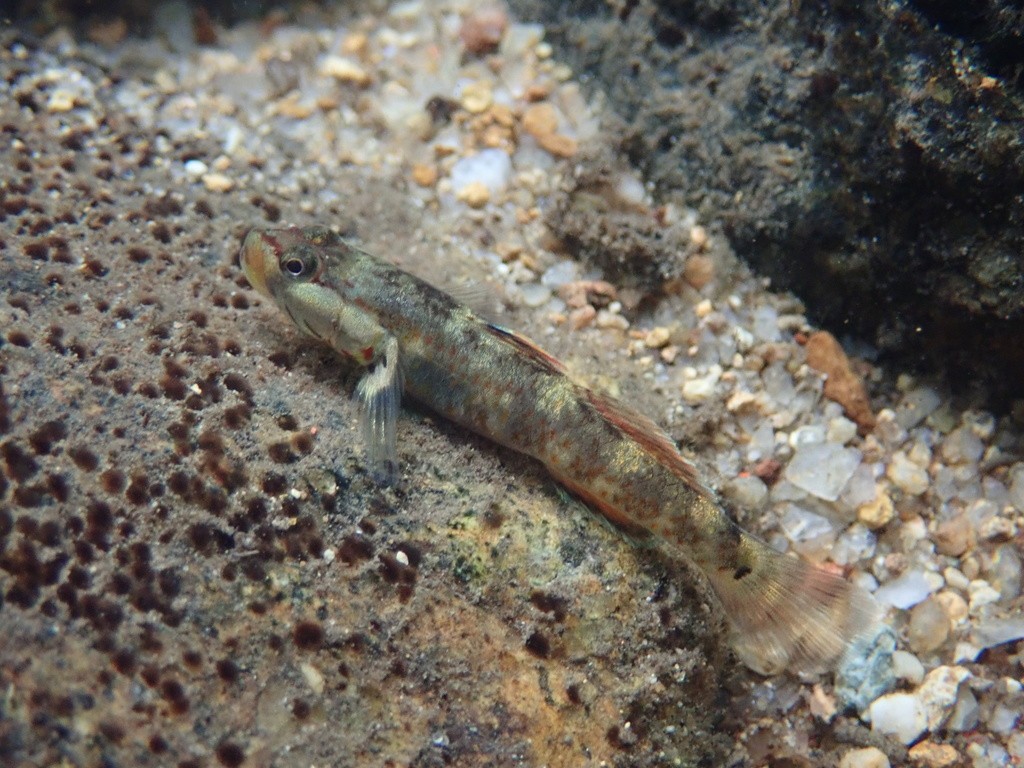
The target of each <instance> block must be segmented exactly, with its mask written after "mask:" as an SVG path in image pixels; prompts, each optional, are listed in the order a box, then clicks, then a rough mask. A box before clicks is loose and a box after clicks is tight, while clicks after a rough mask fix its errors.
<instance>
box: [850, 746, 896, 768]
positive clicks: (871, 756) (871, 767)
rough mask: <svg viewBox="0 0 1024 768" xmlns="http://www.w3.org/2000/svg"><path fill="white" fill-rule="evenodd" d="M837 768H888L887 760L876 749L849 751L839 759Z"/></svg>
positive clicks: (865, 748)
mask: <svg viewBox="0 0 1024 768" xmlns="http://www.w3.org/2000/svg"><path fill="white" fill-rule="evenodd" d="M839 768H889V758H888V757H886V756H885V753H884V752H883V751H882V750H880V749H879V748H878V747H864V748H863V749H851V750H850V751H849V752H846V753H845V754H844V755H843V756H842V757H841V758H840V759H839Z"/></svg>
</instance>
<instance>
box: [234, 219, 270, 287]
mask: <svg viewBox="0 0 1024 768" xmlns="http://www.w3.org/2000/svg"><path fill="white" fill-rule="evenodd" d="M274 250H275V249H274V246H273V243H271V242H270V241H269V239H268V238H267V236H266V235H265V234H264V233H263V232H257V231H256V230H252V231H251V232H249V234H247V235H246V236H245V240H243V241H242V248H241V250H239V251H238V261H239V263H240V264H241V265H242V271H243V272H244V273H245V279H246V280H248V281H249V285H251V286H252V287H253V288H255V289H256V290H257V291H259V292H260V293H262V294H263V295H264V296H267V297H270V289H269V288H268V287H267V268H268V264H269V262H270V261H271V260H273V261H274V264H275V265H276V263H277V260H276V258H275V254H274Z"/></svg>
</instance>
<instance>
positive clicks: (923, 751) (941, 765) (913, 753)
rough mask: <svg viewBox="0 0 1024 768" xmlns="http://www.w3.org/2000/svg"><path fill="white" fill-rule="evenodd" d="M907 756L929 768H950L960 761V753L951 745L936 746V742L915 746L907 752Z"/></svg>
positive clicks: (920, 743) (923, 742)
mask: <svg viewBox="0 0 1024 768" xmlns="http://www.w3.org/2000/svg"><path fill="white" fill-rule="evenodd" d="M907 756H908V757H909V758H910V759H911V760H913V761H914V762H915V763H920V764H921V765H924V766H927V768H948V766H951V765H955V764H956V763H957V762H959V760H960V753H959V752H957V751H956V750H955V749H953V747H951V746H950V745H949V744H936V743H935V742H934V741H922V742H919V743H917V744H915V745H914V746H912V747H911V748H910V751H909V752H907Z"/></svg>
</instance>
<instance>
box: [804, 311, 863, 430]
mask: <svg viewBox="0 0 1024 768" xmlns="http://www.w3.org/2000/svg"><path fill="white" fill-rule="evenodd" d="M806 349H807V364H808V365H809V366H811V368H813V369H814V370H816V371H819V372H821V373H824V374H826V375H827V376H828V378H827V379H825V397H827V398H828V399H829V400H833V401H835V402H837V403H839V404H840V405H841V406H843V410H844V411H846V415H847V416H849V417H850V418H851V419H852V420H853V421H855V422H857V426H858V427H860V428H861V430H862V431H866V430H870V429H872V428H873V427H874V426H875V414H874V413H873V412H872V411H871V403H870V401H869V400H868V394H867V391H866V390H865V389H864V382H863V381H861V379H860V377H859V376H858V375H857V374H856V373H854V372H853V368H852V367H851V366H850V359H849V358H848V357H847V356H846V352H844V351H843V348H842V347H841V346H840V345H839V342H838V341H836V339H835V336H833V335H832V334H831V333H829V332H828V331H816V332H814V333H812V334H811V335H810V336H809V337H808V339H807V346H806Z"/></svg>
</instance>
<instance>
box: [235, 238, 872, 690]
mask: <svg viewBox="0 0 1024 768" xmlns="http://www.w3.org/2000/svg"><path fill="white" fill-rule="evenodd" d="M239 258H240V262H241V264H242V267H243V269H244V271H245V273H246V276H247V278H248V280H249V282H250V283H251V284H252V285H253V287H254V288H256V289H257V290H258V291H259V292H260V293H262V294H264V295H266V296H268V297H269V298H271V299H272V300H273V301H274V302H275V303H276V304H277V305H278V306H279V307H280V308H281V309H282V310H284V311H285V312H286V313H287V314H288V315H289V316H290V317H291V319H292V320H293V321H294V323H295V324H296V326H298V328H299V329H301V330H302V331H304V332H305V333H307V334H308V335H311V336H314V337H316V338H318V339H320V340H322V341H324V342H326V343H328V344H329V345H330V346H332V347H333V348H334V349H336V350H337V351H338V352H340V353H341V354H342V355H344V356H346V357H349V358H352V359H354V360H355V361H356V362H358V363H359V364H362V365H364V366H367V368H368V373H367V374H366V375H365V376H364V377H363V379H362V380H361V381H360V383H359V385H358V387H357V395H358V396H359V398H360V400H361V403H362V407H363V408H362V413H363V432H364V440H365V442H366V450H367V455H368V460H369V463H370V466H371V469H372V470H374V472H375V473H376V474H377V475H378V477H380V478H381V479H384V480H386V479H388V478H389V477H391V476H393V474H394V473H395V471H396V470H397V458H396V456H397V453H396V438H395V422H396V419H397V413H398V406H399V401H400V397H401V395H402V393H403V391H404V393H405V394H406V395H408V396H410V397H412V398H414V399H415V400H417V401H419V402H421V403H423V404H424V405H426V406H428V407H429V408H431V409H432V410H434V411H436V412H437V413H439V414H441V415H442V416H444V417H445V418H448V419H450V420H451V421H454V422H456V423H458V424H460V425H462V426H464V427H466V428H467V429H470V430H472V431H474V432H477V433H478V434H481V435H484V436H485V437H488V438H490V439H491V440H494V441H495V442H498V443H500V444H502V445H504V446H507V447H508V448H511V449H513V450H516V451H519V452H521V453H524V454H527V455H529V456H532V457H533V458H535V459H537V460H539V461H540V462H541V463H543V464H544V466H545V467H547V469H548V471H549V472H550V473H551V474H552V475H554V477H555V478H557V479H558V481H559V482H561V483H562V484H563V485H565V486H566V487H567V488H568V489H570V490H571V491H572V492H573V493H575V494H576V495H577V496H579V497H580V498H581V499H583V501H584V502H586V503H587V504H588V505H589V506H590V507H592V508H593V509H594V510H595V511H597V512H599V513H601V514H602V515H604V516H605V517H606V518H607V519H608V520H609V521H610V522H611V523H613V524H614V525H616V526H617V527H619V528H621V529H623V530H624V531H626V532H628V533H629V534H630V535H631V536H633V537H635V538H641V539H648V540H652V541H653V542H655V543H663V544H664V545H666V546H667V547H669V548H670V549H671V550H673V551H675V552H677V553H679V554H681V555H683V556H684V557H685V558H686V559H688V560H689V561H690V562H692V563H693V564H694V565H696V566H697V568H698V569H699V570H700V571H701V572H702V573H703V574H704V575H705V576H706V577H707V578H708V581H709V582H710V583H711V586H712V589H713V591H714V593H715V594H716V595H717V596H718V598H719V600H720V601H721V603H722V605H723V607H724V610H725V614H726V616H727V618H728V619H729V620H730V622H731V624H732V627H733V629H734V646H735V647H736V650H737V651H738V652H739V654H740V656H741V658H742V659H743V660H744V661H745V662H746V663H747V664H748V665H749V666H751V667H753V668H755V669H758V670H759V671H762V672H766V673H774V672H777V671H780V670H781V669H783V668H785V667H787V666H794V667H804V668H807V667H813V666H817V665H820V664H821V663H822V662H827V661H829V660H831V659H834V658H835V657H836V656H838V655H839V653H840V652H841V651H842V650H843V648H844V647H845V646H846V645H847V643H848V642H849V641H850V640H851V639H852V638H853V637H854V636H855V635H856V634H858V633H859V632H860V631H861V630H862V629H864V627H865V625H866V623H867V622H868V620H869V618H870V613H871V606H870V602H869V601H868V599H867V598H866V596H865V595H864V594H863V593H861V592H860V591H859V590H857V589H856V588H854V587H853V586H852V585H850V584H849V583H848V582H846V581H845V580H844V579H842V577H840V576H839V575H837V574H834V573H831V572H828V571H825V570H822V569H819V568H817V567H815V566H813V565H810V564H807V563H804V562H802V561H800V560H798V559H796V558H793V557H789V556H785V555H782V554H780V553H778V552H776V551H775V550H773V549H771V548H770V547H768V546H767V545H766V544H764V543H763V542H762V541H760V540H759V539H757V538H756V537H754V536H752V535H751V534H749V533H747V532H746V531H743V530H742V529H741V528H740V527H739V526H738V525H736V523H734V522H733V521H732V520H731V519H730V518H729V517H728V516H727V515H726V514H725V512H724V511H723V510H722V509H721V507H720V506H719V504H718V503H717V501H716V500H715V497H714V495H713V494H712V493H711V492H710V491H709V490H708V489H707V488H705V487H704V486H703V485H702V484H701V482H700V480H699V479H698V476H697V472H696V471H695V469H694V468H693V466H692V465H691V464H689V463H688V462H687V461H686V460H685V459H684V458H683V457H682V456H681V455H680V454H679V452H678V450H677V449H676V446H675V444H674V443H673V442H672V440H671V439H670V438H669V437H668V436H667V435H666V434H665V433H664V432H663V431H662V430H661V429H660V428H659V427H658V426H657V425H655V424H654V423H653V422H652V421H650V420H649V419H647V418H646V417H644V416H643V415H641V414H639V413H637V412H635V411H633V410H631V409H630V408H628V407H626V406H624V405H622V404H621V403H619V402H617V401H615V400H613V399H611V398H609V397H607V396H605V395H601V394H599V393H596V392H594V391H593V390H591V389H589V388H587V387H585V386H583V385H581V384H579V383H577V382H575V381H574V380H573V379H572V378H571V377H570V376H569V375H567V373H566V370H565V368H564V367H563V366H562V364H561V363H559V362H558V361H557V360H556V359H555V358H554V357H552V356H551V355H549V354H548V353H546V352H544V351H543V350H542V349H540V348H539V347H537V346H536V345H535V344H534V343H533V342H531V341H530V340H528V339H526V338H525V337H523V336H520V335H519V334H516V333H514V332H512V331H510V330H507V329H505V328H503V327H500V326H498V325H495V324H493V323H490V322H488V321H487V320H485V319H483V318H480V317H479V316H477V315H476V314H475V313H474V312H473V311H472V310H471V309H469V308H468V307H466V306H465V305H463V304H461V303H459V302H458V301H456V300H455V299H454V298H452V297H451V296H449V295H448V294H447V293H445V292H443V291H440V290H438V289H437V288H435V287H433V286H431V285H429V284H428V283H426V282H424V281H422V280H420V279H418V278H416V277H414V276H412V275H410V274H409V273H407V272H404V271H402V270H400V269H398V268H397V267H394V266H392V265H390V264H388V263H386V262H384V261H381V260H379V259H377V258H375V257H373V256H371V255H370V254H367V253H366V252H364V251H362V250H360V249H358V248H355V247H353V246H352V245H350V244H348V243H346V242H345V241H344V240H342V239H341V238H340V237H339V236H338V235H336V234H334V233H333V232H331V231H330V230H328V229H325V228H321V227H311V228H306V229H287V230H265V231H258V230H254V231H253V232H250V233H249V234H248V235H247V237H246V238H245V241H244V243H243V245H242V249H241V252H240V255H239Z"/></svg>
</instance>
